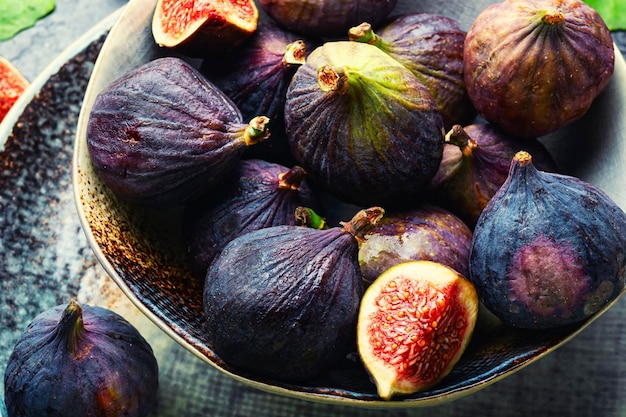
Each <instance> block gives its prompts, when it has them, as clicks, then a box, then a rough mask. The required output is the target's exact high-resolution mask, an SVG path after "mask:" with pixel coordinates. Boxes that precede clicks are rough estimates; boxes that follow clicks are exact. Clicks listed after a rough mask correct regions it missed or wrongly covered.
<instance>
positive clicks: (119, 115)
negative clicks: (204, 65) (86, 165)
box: [87, 57, 269, 207]
mask: <svg viewBox="0 0 626 417" xmlns="http://www.w3.org/2000/svg"><path fill="white" fill-rule="evenodd" d="M268 122H269V120H267V117H265V116H259V117H256V118H254V119H253V120H252V121H251V122H250V123H244V122H243V119H242V116H241V112H240V111H239V109H238V108H237V106H236V105H235V104H234V103H233V102H232V100H230V99H229V98H228V97H226V95H224V93H222V92H221V91H220V90H219V89H218V88H216V87H215V86H214V85H213V84H211V83H210V82H208V81H206V79H205V78H204V77H203V76H202V75H201V74H200V73H199V72H198V71H197V70H196V69H195V68H193V67H192V66H191V65H189V64H188V63H186V62H185V61H183V60H182V59H179V58H174V57H165V58H157V59H155V60H153V61H150V62H148V63H146V64H143V65H141V66H140V67H138V68H136V69H134V70H132V71H130V72H128V73H126V74H125V75H123V76H122V77H120V78H119V79H117V80H116V81H114V82H113V83H111V84H110V85H109V86H108V87H107V88H105V89H104V90H103V91H102V92H100V93H99V94H98V96H97V97H96V99H95V102H94V104H93V107H92V109H91V113H90V115H89V122H88V126H87V149H88V151H89V156H90V158H91V162H92V164H93V166H94V170H95V171H96V173H97V174H98V175H99V176H100V177H101V178H102V180H103V181H104V183H105V184H106V185H107V186H109V187H110V188H111V190H112V191H113V192H114V193H115V194H117V195H118V196H119V197H120V198H122V199H124V200H126V201H128V202H130V203H134V204H140V205H147V206H155V207H156V206H159V207H173V206H180V205H183V204H185V203H187V202H189V201H191V200H193V199H195V198H197V197H199V196H200V195H202V194H203V193H205V192H207V191H208V190H210V189H211V188H212V187H213V186H215V184H216V183H218V182H219V181H220V180H221V179H222V178H223V177H224V175H226V173H228V172H229V171H231V170H232V169H234V167H235V165H236V164H237V161H239V159H240V158H241V156H242V154H243V152H244V150H245V148H246V147H247V146H248V145H252V144H255V143H258V142H259V141H261V140H264V139H266V138H267V137H268V130H267V123H268Z"/></svg>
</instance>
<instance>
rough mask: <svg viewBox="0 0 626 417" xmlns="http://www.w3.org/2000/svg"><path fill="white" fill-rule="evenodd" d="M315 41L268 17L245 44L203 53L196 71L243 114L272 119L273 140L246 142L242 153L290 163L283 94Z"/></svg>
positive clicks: (284, 163) (251, 156)
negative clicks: (223, 51) (214, 53)
mask: <svg viewBox="0 0 626 417" xmlns="http://www.w3.org/2000/svg"><path fill="white" fill-rule="evenodd" d="M315 46H316V45H315V44H314V43H313V42H312V41H310V40H308V39H306V38H302V37H300V36H298V35H295V34H294V33H292V32H289V31H287V30H285V29H283V28H281V27H279V26H277V25H276V24H274V23H272V22H261V23H260V24H259V26H258V28H257V30H256V31H255V33H254V34H253V35H252V36H251V37H250V39H248V40H247V41H246V42H245V43H244V44H243V45H241V46H240V47H239V48H237V49H236V50H235V51H231V52H230V53H228V54H226V55H219V56H210V57H208V58H205V59H204V60H203V62H202V65H201V66H200V72H201V73H202V74H203V75H204V76H206V77H207V78H208V79H209V81H211V82H212V83H213V84H214V85H215V86H216V87H217V88H219V89H220V90H221V91H222V92H223V93H224V94H226V95H227V96H228V97H229V98H230V99H231V100H233V102H234V103H235V104H236V105H237V107H238V108H239V110H241V113H242V115H243V120H251V119H252V118H253V117H255V116H257V115H259V114H262V115H264V116H267V117H268V118H269V119H270V123H269V125H268V128H269V130H270V132H272V140H268V141H263V142H262V143H259V144H258V145H256V146H250V147H248V148H246V152H245V155H244V157H246V158H260V159H265V160H267V161H270V162H278V163H281V164H283V165H288V166H289V165H292V163H293V157H292V156H291V152H290V150H289V145H288V143H287V139H286V136H285V121H284V107H285V94H286V92H287V87H288V86H289V83H290V82H291V78H292V77H293V74H294V73H295V72H296V70H297V69H298V67H299V66H300V65H302V64H303V63H304V62H305V59H306V55H307V54H308V53H309V52H310V51H312V50H313V49H314V47H315Z"/></svg>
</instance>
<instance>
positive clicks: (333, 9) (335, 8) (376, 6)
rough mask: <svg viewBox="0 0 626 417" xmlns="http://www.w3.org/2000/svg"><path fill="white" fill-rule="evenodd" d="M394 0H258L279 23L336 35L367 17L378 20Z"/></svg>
mask: <svg viewBox="0 0 626 417" xmlns="http://www.w3.org/2000/svg"><path fill="white" fill-rule="evenodd" d="M397 2H398V1H397V0H369V1H366V0H356V1H337V0H259V5H260V7H261V9H262V10H263V11H265V13H267V15H268V16H269V17H270V18H272V19H273V20H274V21H276V22H277V23H279V24H280V25H281V26H284V27H285V28H287V29H289V30H291V31H294V32H296V33H301V34H304V35H308V36H315V37H320V38H325V39H329V38H336V37H339V36H345V34H346V32H347V31H348V29H349V28H350V27H352V26H355V25H358V24H359V23H361V22H364V21H367V22H370V23H372V24H373V25H376V24H378V23H379V22H382V21H383V20H384V19H385V18H386V17H387V16H389V15H390V14H391V12H392V11H393V9H394V8H395V7H396V4H397Z"/></svg>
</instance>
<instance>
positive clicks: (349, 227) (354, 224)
mask: <svg viewBox="0 0 626 417" xmlns="http://www.w3.org/2000/svg"><path fill="white" fill-rule="evenodd" d="M384 214H385V210H384V209H383V208H382V207H370V208H367V209H363V210H360V211H359V212H358V213H357V214H355V215H354V217H353V218H352V220H350V221H349V222H340V224H341V226H343V228H344V229H345V230H346V231H347V232H348V233H350V234H351V235H352V236H354V237H355V238H356V240H357V242H359V243H362V242H364V241H365V237H364V236H365V234H366V233H367V232H368V231H369V230H370V229H371V228H372V227H374V226H376V224H377V223H378V222H379V221H380V219H382V217H383V215H384Z"/></svg>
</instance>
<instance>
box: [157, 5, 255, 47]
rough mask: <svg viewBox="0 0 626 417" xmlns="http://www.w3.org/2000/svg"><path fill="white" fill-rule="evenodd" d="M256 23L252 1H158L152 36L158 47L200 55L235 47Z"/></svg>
mask: <svg viewBox="0 0 626 417" xmlns="http://www.w3.org/2000/svg"><path fill="white" fill-rule="evenodd" d="M258 21H259V11H258V8H257V6H256V4H255V3H254V1H253V0H213V1H199V0H158V2H157V5H156V8H155V10H154V14H153V17H152V35H153V37H154V40H155V42H156V43H157V44H158V45H159V46H163V47H167V48H177V49H181V50H182V52H183V53H185V54H187V55H190V56H204V55H205V54H206V53H207V52H211V51H223V50H227V49H231V48H233V47H235V46H237V45H239V44H240V43H241V42H243V41H244V40H245V39H247V38H248V37H249V36H250V35H252V34H253V33H254V31H255V30H256V28H257V24H258Z"/></svg>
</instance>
